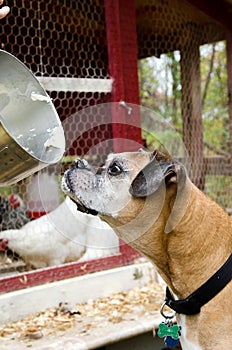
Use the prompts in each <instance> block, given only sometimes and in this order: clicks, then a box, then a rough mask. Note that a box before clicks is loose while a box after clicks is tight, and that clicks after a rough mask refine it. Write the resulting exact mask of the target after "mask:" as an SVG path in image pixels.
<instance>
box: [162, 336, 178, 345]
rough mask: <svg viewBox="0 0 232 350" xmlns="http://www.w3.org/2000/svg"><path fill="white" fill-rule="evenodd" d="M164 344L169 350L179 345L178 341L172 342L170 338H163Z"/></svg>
mask: <svg viewBox="0 0 232 350" xmlns="http://www.w3.org/2000/svg"><path fill="white" fill-rule="evenodd" d="M164 342H165V344H166V345H167V346H168V347H169V348H175V347H176V346H177V345H178V344H179V339H177V340H174V339H172V337H169V336H168V337H166V338H164Z"/></svg>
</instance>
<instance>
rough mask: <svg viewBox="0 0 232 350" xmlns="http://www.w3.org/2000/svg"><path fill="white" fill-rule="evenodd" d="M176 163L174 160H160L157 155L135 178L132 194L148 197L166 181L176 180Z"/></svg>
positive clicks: (131, 189)
mask: <svg viewBox="0 0 232 350" xmlns="http://www.w3.org/2000/svg"><path fill="white" fill-rule="evenodd" d="M176 176H177V174H176V170H175V164H174V162H173V161H172V160H169V159H168V160H161V161H158V160H157V159H156V158H155V157H154V158H153V159H152V160H151V161H150V163H148V164H147V165H146V166H145V167H144V168H143V169H142V170H141V171H140V172H139V173H138V175H137V176H136V178H135V179H134V180H133V182H132V184H131V187H130V194H131V195H132V196H134V197H141V198H144V197H147V196H150V195H152V194H153V193H155V192H156V191H157V190H158V189H159V188H160V186H161V184H164V183H166V184H167V183H170V182H175V181H176Z"/></svg>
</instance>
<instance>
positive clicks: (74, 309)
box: [0, 282, 164, 340]
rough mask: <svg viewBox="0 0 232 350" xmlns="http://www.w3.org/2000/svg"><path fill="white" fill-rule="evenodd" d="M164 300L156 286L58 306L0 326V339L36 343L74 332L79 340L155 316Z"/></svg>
mask: <svg viewBox="0 0 232 350" xmlns="http://www.w3.org/2000/svg"><path fill="white" fill-rule="evenodd" d="M163 299H164V287H163V286H162V285H160V284H158V283H156V282H152V283H149V284H148V285H146V286H144V287H141V288H138V287H136V288H134V289H132V290H130V291H128V292H119V293H114V294H112V295H110V296H108V297H103V298H99V299H96V300H89V301H88V302H87V303H81V304H76V305H72V306H71V305H68V304H66V303H60V304H59V306H58V307H56V308H50V309H46V310H45V311H42V312H39V313H37V314H35V315H30V316H28V317H26V318H24V319H23V320H20V321H18V322H12V323H8V324H5V325H2V326H0V338H8V339H28V340H37V339H40V338H42V337H44V336H49V335H54V334H56V333H57V332H61V331H66V330H68V329H71V328H74V327H75V329H76V330H77V332H78V334H79V335H80V336H84V335H86V334H88V332H90V331H91V329H93V328H94V327H103V328H104V327H106V326H107V324H109V323H111V324H115V323H120V322H123V321H129V320H136V319H138V317H142V316H146V315H151V314H153V313H154V314H157V311H158V310H159V308H160V306H161V304H162V302H163Z"/></svg>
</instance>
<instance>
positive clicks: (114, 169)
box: [108, 163, 123, 176]
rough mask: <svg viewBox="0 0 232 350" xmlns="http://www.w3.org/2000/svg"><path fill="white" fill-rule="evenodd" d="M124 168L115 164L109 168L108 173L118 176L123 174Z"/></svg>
mask: <svg viewBox="0 0 232 350" xmlns="http://www.w3.org/2000/svg"><path fill="white" fill-rule="evenodd" d="M122 170H123V169H122V168H121V167H120V165H118V163H113V164H112V165H111V166H110V167H109V168H108V173H109V174H110V175H113V176H116V175H119V174H121V173H122Z"/></svg>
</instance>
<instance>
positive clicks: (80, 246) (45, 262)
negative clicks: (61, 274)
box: [0, 197, 119, 268]
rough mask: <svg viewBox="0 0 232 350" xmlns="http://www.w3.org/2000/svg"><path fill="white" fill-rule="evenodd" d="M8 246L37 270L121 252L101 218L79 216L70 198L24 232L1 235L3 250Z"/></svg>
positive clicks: (32, 222)
mask: <svg viewBox="0 0 232 350" xmlns="http://www.w3.org/2000/svg"><path fill="white" fill-rule="evenodd" d="M6 246H7V247H9V248H10V249H11V250H12V251H13V252H15V253H17V254H18V255H19V256H20V257H21V258H22V259H23V260H24V261H25V263H26V264H27V265H29V266H32V267H34V268H42V267H47V266H57V265H60V264H63V263H66V262H72V261H77V260H78V259H80V258H81V261H85V260H90V259H95V258H100V257H105V256H109V255H112V254H116V253H117V252H118V249H119V245H118V238H117V236H116V235H115V233H114V232H113V230H112V229H111V228H110V227H109V226H108V225H107V224H105V223H104V222H102V221H101V220H100V219H99V218H98V217H95V216H92V215H87V214H83V213H80V212H78V211H77V209H76V205H75V204H74V203H73V202H72V201H71V200H70V199H69V198H68V197H67V198H66V199H65V201H64V202H63V203H61V204H60V205H59V206H58V207H57V208H56V209H55V210H53V211H52V212H50V213H49V214H47V215H44V216H42V217H40V218H39V219H36V220H33V221H31V222H29V223H27V224H26V225H24V226H23V227H22V228H21V229H18V230H6V231H2V232H0V247H2V249H4V250H5V249H6Z"/></svg>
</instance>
